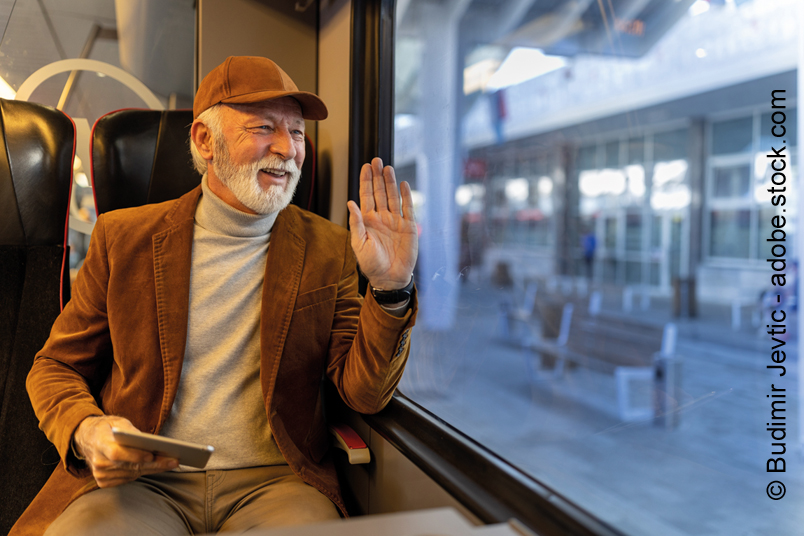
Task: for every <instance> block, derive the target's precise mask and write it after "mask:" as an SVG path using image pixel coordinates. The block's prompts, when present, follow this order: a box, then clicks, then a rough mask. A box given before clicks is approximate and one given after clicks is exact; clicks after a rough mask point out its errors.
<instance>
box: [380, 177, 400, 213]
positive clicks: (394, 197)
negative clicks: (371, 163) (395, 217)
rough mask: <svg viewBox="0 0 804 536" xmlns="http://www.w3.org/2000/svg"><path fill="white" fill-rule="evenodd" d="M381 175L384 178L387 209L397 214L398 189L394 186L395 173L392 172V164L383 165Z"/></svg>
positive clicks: (398, 211)
mask: <svg viewBox="0 0 804 536" xmlns="http://www.w3.org/2000/svg"><path fill="white" fill-rule="evenodd" d="M382 175H383V178H384V179H385V192H386V194H387V195H388V210H389V211H391V212H392V213H394V214H399V213H400V208H399V189H398V188H397V186H396V173H394V168H393V166H385V168H383V170H382Z"/></svg>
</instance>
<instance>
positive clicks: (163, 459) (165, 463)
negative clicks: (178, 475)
mask: <svg viewBox="0 0 804 536" xmlns="http://www.w3.org/2000/svg"><path fill="white" fill-rule="evenodd" d="M178 466H179V460H177V459H176V458H170V457H168V456H157V457H156V459H155V460H154V461H152V462H149V463H143V464H142V465H141V466H140V468H139V470H140V474H141V475H150V474H153V473H163V472H165V471H170V470H171V469H175V468H176V467H178Z"/></svg>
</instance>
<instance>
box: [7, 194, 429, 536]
mask: <svg viewBox="0 0 804 536" xmlns="http://www.w3.org/2000/svg"><path fill="white" fill-rule="evenodd" d="M200 193H201V190H200V187H199V188H196V189H195V190H193V191H191V192H190V193H188V194H186V195H185V196H183V197H181V198H180V199H178V200H174V201H168V202H166V203H160V204H156V205H146V206H143V207H138V208H134V209H124V210H119V211H114V212H110V213H108V214H105V215H103V216H101V217H100V218H98V222H97V224H96V227H95V230H94V232H93V235H92V241H91V243H90V247H89V251H88V253H87V257H86V260H85V261H84V266H83V267H82V269H81V271H80V273H79V275H78V278H77V280H76V283H75V286H74V289H73V297H72V300H71V301H70V302H69V303H68V305H67V307H65V309H64V311H63V312H62V314H61V315H60V316H59V318H58V319H57V320H56V322H55V324H54V325H53V329H52V331H51V334H50V338H49V339H48V341H47V343H46V344H45V347H44V348H43V349H42V350H41V351H40V352H39V353H38V354H37V356H36V359H35V361H34V365H33V368H32V369H31V372H30V374H29V376H28V382H27V387H28V392H29V394H30V396H31V401H32V402H33V406H34V409H35V411H36V415H37V417H38V418H39V421H40V428H41V429H42V430H43V431H44V432H45V434H46V435H47V437H48V439H50V441H52V442H53V443H54V445H55V446H56V448H57V449H58V451H59V454H60V455H61V459H62V462H61V463H60V464H59V465H58V466H57V468H56V469H55V471H54V473H53V475H52V476H51V477H50V479H49V480H48V482H47V484H46V485H45V486H44V488H42V490H41V491H40V492H39V494H38V495H37V497H36V499H34V501H33V502H32V503H31V505H30V506H29V507H28V509H27V510H26V511H25V513H24V514H23V515H22V517H20V519H19V520H18V521H17V524H16V525H15V526H14V528H13V529H12V531H11V535H13V536H21V535H39V534H42V533H43V532H44V531H45V530H46V528H47V527H48V526H49V525H50V523H51V522H52V521H53V520H54V519H55V518H56V517H57V516H58V515H59V514H60V513H61V512H62V511H63V510H64V509H65V508H66V507H67V506H68V505H69V504H70V503H71V502H72V501H73V500H75V499H76V498H78V497H79V496H81V495H82V494H84V493H87V492H89V491H91V490H94V489H96V488H97V485H96V484H95V481H94V479H93V478H92V476H91V474H90V472H89V470H88V469H87V468H86V467H85V466H84V465H83V464H82V462H80V461H79V460H77V459H76V458H75V457H74V456H73V454H72V453H71V450H70V440H71V437H72V435H73V432H74V431H75V429H76V428H77V427H78V424H79V423H80V422H81V421H82V420H83V419H84V418H86V417H88V416H91V415H102V414H104V413H105V414H109V415H122V416H123V417H126V418H128V419H129V420H130V421H131V422H132V423H133V424H134V426H136V427H137V428H139V429H140V430H143V431H146V432H152V433H158V432H159V430H160V428H161V427H162V424H163V423H164V422H165V419H166V418H167V417H168V415H169V413H170V409H171V406H172V405H173V400H174V398H175V396H176V391H177V389H178V385H179V378H180V375H181V367H182V359H183V357H184V348H185V343H186V337H187V315H188V302H189V288H190V287H189V282H190V277H189V276H190V262H191V252H192V240H193V217H194V214H195V208H196V205H197V203H198V199H199V196H200ZM357 284H358V279H357V269H356V261H355V257H354V253H353V252H352V249H351V246H350V245H349V236H348V233H347V231H346V230H344V229H343V228H341V227H339V226H337V225H335V224H333V223H331V222H328V221H326V220H324V219H322V218H320V217H318V216H315V215H313V214H311V213H308V212H305V211H302V210H300V209H298V208H296V207H294V206H289V207H288V208H286V209H285V210H283V211H282V212H281V213H280V214H279V217H278V218H277V220H276V223H275V224H274V228H273V231H272V234H271V245H270V247H269V249H268V258H267V262H266V268H265V282H264V285H263V291H262V292H263V297H262V311H261V324H260V330H261V334H260V352H261V356H260V359H261V361H260V363H261V364H260V366H261V369H260V381H261V383H262V392H263V399H264V404H265V408H266V412H267V414H268V422H269V423H270V426H271V429H272V431H273V434H274V436H275V438H276V442H277V444H278V445H279V449H280V450H281V452H282V454H283V455H284V457H285V459H286V460H287V462H288V464H289V465H290V467H291V468H292V469H293V471H294V472H295V473H296V474H297V475H299V477H301V478H302V479H303V480H304V481H305V482H307V483H308V484H310V485H312V486H314V487H316V488H317V489H319V490H320V491H321V492H322V493H324V494H325V495H326V496H327V497H329V498H330V499H331V500H332V501H333V502H334V503H335V504H336V505H337V506H338V507H339V508H340V509H341V510H342V511H343V510H344V505H343V500H342V499H341V495H340V490H339V487H338V482H337V478H336V475H335V470H334V467H333V465H332V462H331V461H330V458H329V456H325V454H326V453H327V451H328V449H329V438H328V433H327V430H326V426H325V423H324V420H323V413H322V400H321V394H320V393H321V389H320V382H321V377H322V374H326V376H327V377H328V378H329V379H330V380H331V381H332V383H334V385H335V386H336V388H337V389H338V392H339V393H340V395H341V397H342V398H343V399H344V401H345V402H346V403H347V404H348V405H349V406H350V407H352V408H353V409H355V410H356V411H358V412H361V413H374V412H377V411H379V410H380V409H382V408H383V407H384V406H385V404H387V402H388V401H389V400H390V398H391V395H392V394H393V392H394V390H395V388H396V385H397V383H398V382H399V379H400V377H401V375H402V370H403V368H404V364H405V361H406V360H407V356H408V349H409V341H410V338H409V336H408V335H407V334H408V332H409V330H410V328H411V327H412V326H413V323H414V320H415V313H416V306H415V303H414V304H413V306H412V307H411V308H410V310H409V311H408V312H407V314H406V315H405V316H404V317H402V318H395V317H393V316H391V315H389V314H388V313H386V312H385V311H383V310H382V308H381V307H380V306H379V305H378V304H377V303H376V302H375V301H374V299H373V298H372V297H370V296H369V297H367V298H366V299H365V302H364V300H363V298H361V297H360V296H359V295H358V291H357ZM233 410H234V408H233Z"/></svg>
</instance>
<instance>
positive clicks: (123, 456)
mask: <svg viewBox="0 0 804 536" xmlns="http://www.w3.org/2000/svg"><path fill="white" fill-rule="evenodd" d="M101 453H102V454H103V455H104V456H106V458H108V459H109V460H110V461H111V462H112V463H129V464H140V463H146V462H151V461H153V459H154V455H153V453H151V452H148V451H147V450H140V449H135V448H131V447H124V446H122V445H119V444H117V443H114V444H113V445H111V446H110V447H109V448H107V449H105V450H101Z"/></svg>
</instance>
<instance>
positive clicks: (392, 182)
mask: <svg viewBox="0 0 804 536" xmlns="http://www.w3.org/2000/svg"><path fill="white" fill-rule="evenodd" d="M400 186H401V188H400V189H401V196H400V189H398V188H397V185H396V175H394V168H393V167H391V166H385V167H383V165H382V160H380V159H379V158H375V159H373V160H372V161H371V164H365V165H364V166H363V169H362V170H361V171H360V207H358V206H357V204H356V203H355V202H354V201H349V203H348V204H347V206H348V207H349V225H350V227H351V228H352V249H353V250H354V252H355V256H356V257H357V262H358V264H359V265H360V270H361V271H362V272H363V274H364V275H365V276H366V277H367V278H368V280H369V284H371V286H372V287H374V288H378V289H383V290H396V289H400V288H403V287H405V286H406V285H407V284H408V283H409V282H410V277H411V275H412V274H413V267H414V266H415V265H416V257H417V256H418V254H419V237H418V233H417V231H416V221H415V220H414V218H413V197H412V196H411V191H410V185H409V184H408V183H407V182H403V183H402V184H401V185H400Z"/></svg>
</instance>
